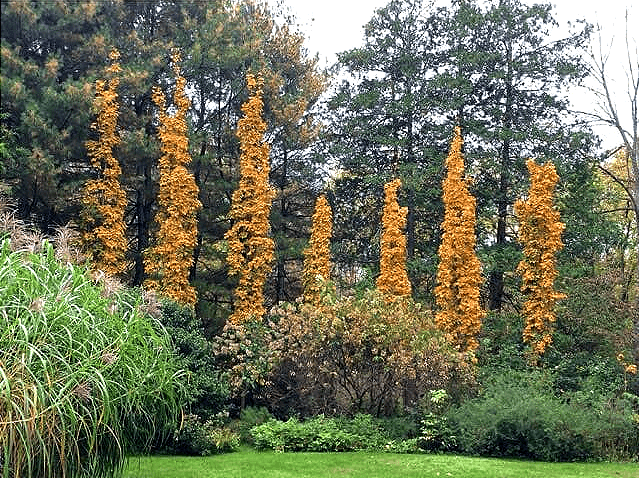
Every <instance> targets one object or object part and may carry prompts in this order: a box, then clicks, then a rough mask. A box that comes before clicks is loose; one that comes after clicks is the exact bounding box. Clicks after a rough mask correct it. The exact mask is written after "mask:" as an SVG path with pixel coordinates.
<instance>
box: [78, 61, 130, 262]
mask: <svg viewBox="0 0 639 478" xmlns="http://www.w3.org/2000/svg"><path fill="white" fill-rule="evenodd" d="M119 57H120V55H119V53H118V52H117V51H116V50H113V51H112V52H111V54H110V55H109V58H110V59H111V62H112V63H111V66H109V68H107V75H108V76H109V77H110V79H109V80H107V81H105V80H98V81H97V82H96V85H95V89H96V96H95V100H94V102H93V106H94V108H95V109H96V111H97V118H96V121H95V123H93V124H92V125H91V127H92V129H93V130H95V131H96V132H97V133H98V136H99V138H98V139H97V140H90V141H87V142H86V147H87V152H88V155H89V159H90V160H91V164H92V165H93V167H94V168H96V169H97V170H98V178H97V179H91V180H89V181H88V182H87V184H86V185H85V187H84V191H83V195H82V202H83V205H84V210H83V213H82V216H83V219H84V223H85V227H86V230H85V231H84V232H83V234H82V238H83V243H84V245H85V248H86V249H87V250H88V251H89V252H90V253H91V256H92V262H93V266H94V267H95V268H96V269H99V270H102V271H104V272H105V273H107V274H109V275H118V274H121V273H123V272H125V271H126V269H127V263H126V259H125V254H126V250H127V241H126V235H125V224H124V210H125V207H126V193H125V192H124V190H123V189H122V186H121V185H120V175H121V174H122V170H121V169H120V164H119V163H118V160H117V159H116V158H115V157H114V156H113V148H114V147H115V146H117V145H118V144H119V143H120V138H119V136H118V134H117V132H116V128H117V122H118V114H119V106H118V93H117V88H118V85H119V83H120V79H119V77H118V76H117V75H118V73H120V71H122V70H121V68H120V65H119V63H118V59H119Z"/></svg>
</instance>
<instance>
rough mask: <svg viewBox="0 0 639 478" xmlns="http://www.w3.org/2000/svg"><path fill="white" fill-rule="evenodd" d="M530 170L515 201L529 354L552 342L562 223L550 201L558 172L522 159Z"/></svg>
mask: <svg viewBox="0 0 639 478" xmlns="http://www.w3.org/2000/svg"><path fill="white" fill-rule="evenodd" d="M526 166H528V171H529V172H530V190H529V192H528V199H527V200H525V201H517V202H516V203H515V214H516V215H517V218H518V220H519V242H520V243H521V244H522V245H523V247H524V258H523V260H522V261H521V262H520V263H519V265H518V266H517V272H519V274H521V278H522V285H521V290H522V292H524V293H525V294H526V296H527V300H526V301H525V302H524V307H523V314H524V317H525V320H526V326H525V328H524V332H523V339H524V342H526V343H528V344H530V346H531V348H532V351H533V354H534V355H535V356H539V355H541V354H543V353H544V350H545V349H546V347H547V346H548V345H550V344H551V343H552V332H553V324H554V323H555V312H554V307H555V303H556V302H557V300H559V299H561V298H563V297H564V295H563V294H561V293H559V292H557V291H555V289H554V283H555V279H556V278H557V269H556V268H555V254H556V253H557V252H558V251H560V250H561V249H562V247H563V242H562V241H561V233H562V232H563V230H564V224H563V223H562V222H561V220H560V215H559V211H557V209H556V208H555V207H554V205H553V193H554V189H555V186H556V185H557V181H559V176H558V175H557V172H556V171H555V166H554V165H553V164H552V163H550V162H549V163H546V164H544V165H538V164H536V163H535V162H534V161H533V160H528V161H527V163H526Z"/></svg>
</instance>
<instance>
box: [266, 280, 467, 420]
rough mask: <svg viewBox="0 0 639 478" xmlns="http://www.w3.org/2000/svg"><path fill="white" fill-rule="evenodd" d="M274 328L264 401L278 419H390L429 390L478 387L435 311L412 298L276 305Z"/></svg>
mask: <svg viewBox="0 0 639 478" xmlns="http://www.w3.org/2000/svg"><path fill="white" fill-rule="evenodd" d="M270 323H271V327H272V328H273V330H274V332H275V336H276V338H277V340H275V341H273V342H272V343H271V347H272V349H273V350H274V351H275V353H276V354H277V356H278V359H279V361H278V362H277V365H276V367H275V368H274V370H273V373H272V374H271V376H270V382H269V384H268V386H267V387H266V389H265V391H264V398H265V400H266V402H267V403H268V405H269V409H270V410H271V411H273V413H274V414H275V415H276V416H280V417H286V416H291V415H298V416H313V415H317V414H320V413H325V414H327V415H352V414H354V413H358V412H362V413H368V414H372V415H375V416H391V415H395V414H396V413H397V412H398V411H400V410H405V411H410V410H411V409H413V408H415V407H416V406H417V404H418V401H419V398H420V397H421V396H422V395H423V394H424V393H426V392H427V391H428V390H431V389H438V388H447V387H449V386H453V384H454V383H455V384H457V385H456V386H463V385H464V384H469V383H471V382H472V378H473V375H472V369H471V368H470V367H469V366H468V365H466V364H465V363H464V360H463V357H461V356H460V355H458V354H456V353H455V352H453V351H452V349H451V348H450V347H449V346H448V344H447V343H446V341H445V339H444V337H443V336H442V333H441V332H440V331H439V330H438V329H437V327H436V326H435V324H434V321H433V314H432V312H431V311H430V310H427V309H425V308H422V306H421V305H420V304H417V303H415V302H413V301H412V300H411V299H409V298H406V299H397V300H395V301H393V302H392V303H388V302H387V301H386V300H385V298H384V296H383V295H382V294H380V293H379V292H378V291H376V290H371V291H367V292H366V293H364V294H362V296H361V297H341V298H334V297H331V296H327V297H325V300H324V303H323V305H322V306H320V307H315V306H311V305H308V304H283V305H281V306H279V307H276V308H274V309H273V310H272V311H271V316H270ZM460 384H461V385H460Z"/></svg>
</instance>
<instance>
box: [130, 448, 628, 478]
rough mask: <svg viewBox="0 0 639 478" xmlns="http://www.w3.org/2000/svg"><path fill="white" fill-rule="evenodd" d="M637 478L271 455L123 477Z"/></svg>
mask: <svg viewBox="0 0 639 478" xmlns="http://www.w3.org/2000/svg"><path fill="white" fill-rule="evenodd" d="M345 477H348V478H389V477H400V478H404V477H406V478H413V477H414V478H417V477H419V478H423V477H433V478H436V477H441V478H447V477H463V478H493V477H494V478H521V477H525V478H573V477H582V478H584V477H587V478H612V477H616V478H639V464H637V463H542V462H531V461H521V460H503V459H495V458H470V457H462V456H453V455H394V454H387V453H369V452H359V453H275V452H270V451H261V452H260V451H255V450H252V449H243V450H242V451H240V452H238V453H230V454H227V455H217V456H211V457H182V456H152V457H147V456H143V457H134V458H131V459H130V460H129V463H128V465H127V467H126V468H125V472H124V478H345Z"/></svg>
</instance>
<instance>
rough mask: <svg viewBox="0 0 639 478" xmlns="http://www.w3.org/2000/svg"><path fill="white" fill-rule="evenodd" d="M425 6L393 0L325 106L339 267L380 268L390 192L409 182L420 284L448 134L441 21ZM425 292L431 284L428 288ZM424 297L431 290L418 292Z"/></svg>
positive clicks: (345, 57) (415, 276) (433, 236)
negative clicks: (440, 85)
mask: <svg viewBox="0 0 639 478" xmlns="http://www.w3.org/2000/svg"><path fill="white" fill-rule="evenodd" d="M431 4H432V2H422V0H392V1H390V2H389V3H388V5H386V6H385V7H383V8H381V9H379V10H377V11H376V12H375V14H374V16H373V18H372V19H371V20H370V21H369V22H368V23H367V24H366V26H365V28H364V45H363V46H361V47H359V48H355V49H353V50H350V51H346V52H343V53H341V54H339V55H338V58H339V66H341V68H342V73H343V74H344V76H345V79H344V80H343V81H342V83H341V84H340V85H338V86H337V88H336V91H335V93H334V95H333V96H332V98H330V99H329V101H328V103H327V111H326V121H327V122H328V123H329V127H328V128H326V133H325V144H326V149H327V151H326V154H327V155H328V156H329V157H330V158H331V159H333V160H336V161H337V164H338V166H339V168H340V172H341V174H340V175H339V176H337V177H336V179H335V180H334V182H333V184H332V190H333V193H334V194H335V197H336V200H335V210H334V214H335V218H336V219H335V225H336V228H335V229H336V230H335V238H334V243H335V261H336V264H337V266H338V270H341V271H346V270H348V269H351V268H352V269H354V270H361V269H363V268H370V269H373V270H375V269H376V268H377V267H378V264H379V248H378V244H379V239H378V238H379V236H380V234H381V230H380V224H379V220H378V217H379V211H380V209H382V207H383V198H384V195H383V187H384V184H385V183H387V182H388V181H391V180H392V179H393V178H399V179H400V180H401V181H402V185H403V186H402V198H401V200H402V201H403V202H404V203H405V204H406V206H407V208H408V212H407V217H406V254H407V269H408V273H409V275H410V276H411V279H412V282H413V283H414V284H419V286H420V287H421V286H422V285H424V284H432V282H433V277H434V272H435V268H436V266H435V261H434V256H435V252H436V250H437V244H438V242H439V228H438V227H437V224H439V222H440V221H441V212H442V208H441V199H440V196H441V191H440V186H441V179H442V166H441V160H440V158H439V157H438V156H439V155H440V154H442V155H443V154H444V153H445V148H446V146H445V139H444V138H445V136H444V134H443V131H442V128H441V126H440V125H438V124H437V121H436V118H435V115H433V114H431V113H432V111H433V108H434V105H435V104H436V103H437V98H436V97H435V96H433V95H432V94H431V91H432V85H431V78H432V76H433V71H435V70H436V69H437V67H438V61H439V60H438V56H437V49H438V42H439V36H440V32H439V29H438V25H437V24H436V23H434V22H431V21H430V18H429V15H428V11H427V9H426V6H427V5H431ZM427 288H428V287H427ZM417 292H418V293H423V292H431V291H430V290H426V291H417Z"/></svg>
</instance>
